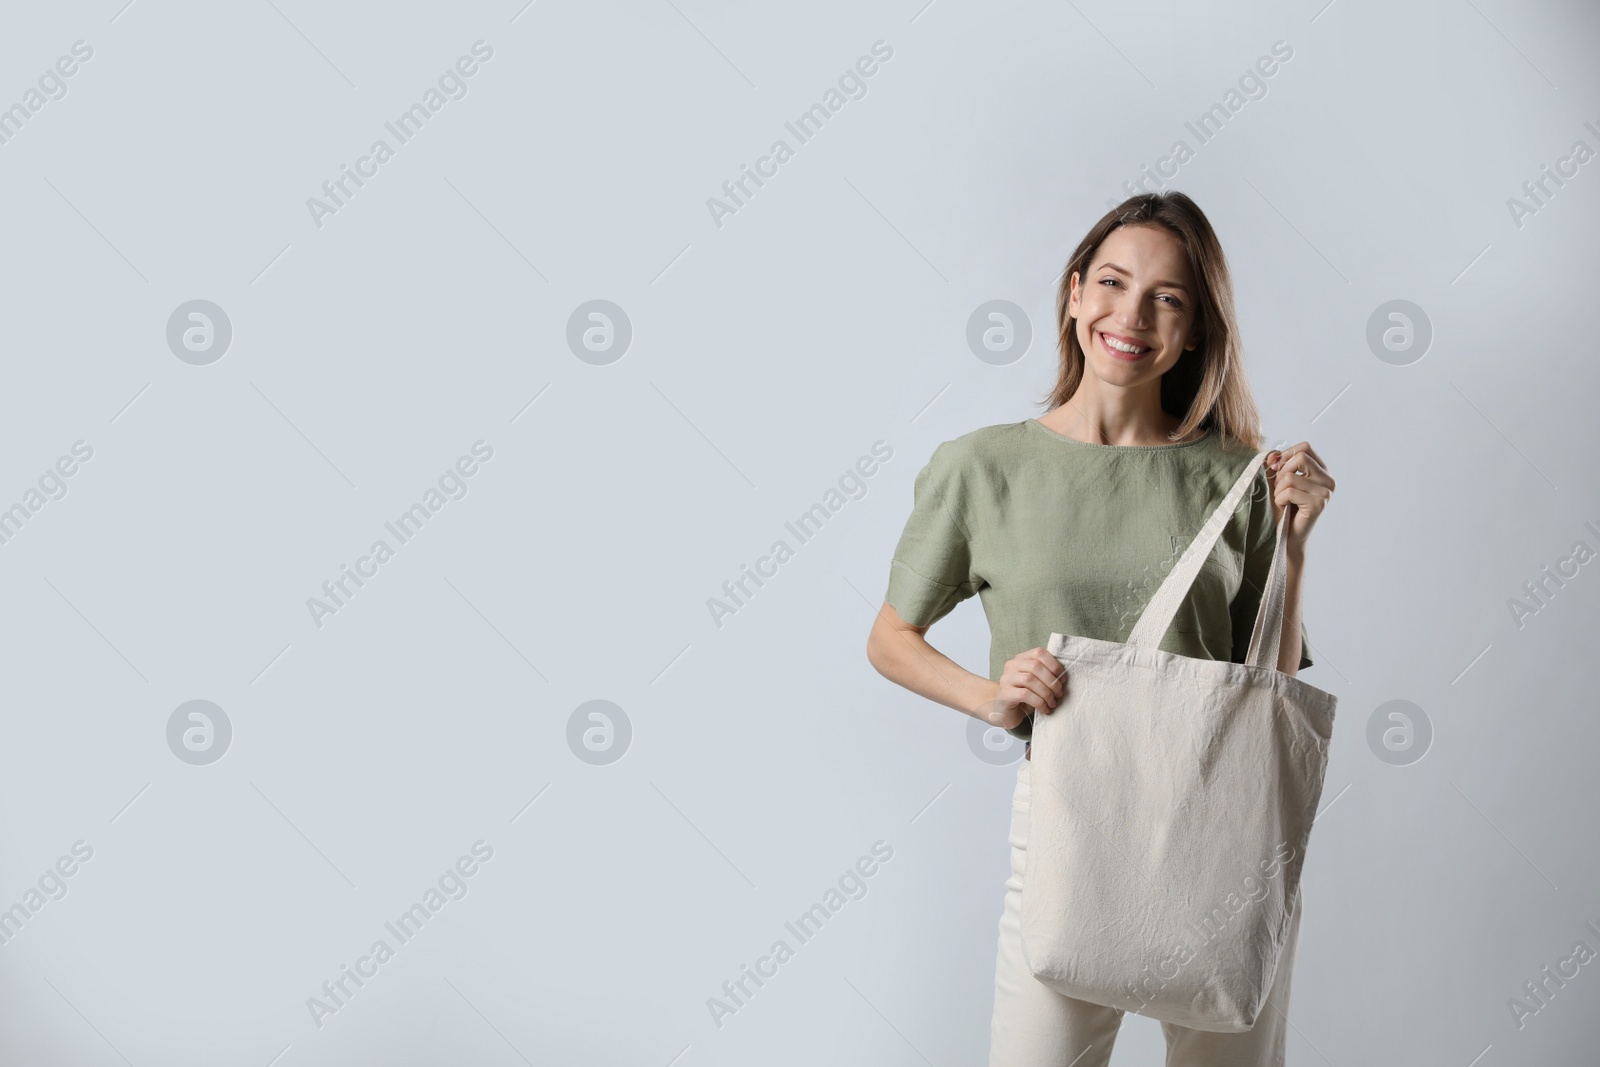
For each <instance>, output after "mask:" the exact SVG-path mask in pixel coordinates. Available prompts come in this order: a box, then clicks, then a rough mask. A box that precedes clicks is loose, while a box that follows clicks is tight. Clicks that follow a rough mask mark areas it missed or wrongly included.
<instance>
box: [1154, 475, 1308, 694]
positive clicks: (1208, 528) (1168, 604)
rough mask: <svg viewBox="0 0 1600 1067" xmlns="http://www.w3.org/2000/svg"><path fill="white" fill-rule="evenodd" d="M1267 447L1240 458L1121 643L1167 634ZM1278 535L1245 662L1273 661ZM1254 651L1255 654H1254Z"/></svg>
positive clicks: (1278, 602)
mask: <svg viewBox="0 0 1600 1067" xmlns="http://www.w3.org/2000/svg"><path fill="white" fill-rule="evenodd" d="M1266 459H1267V453H1266V452H1265V451H1262V452H1257V453H1256V454H1255V456H1254V457H1253V458H1252V459H1251V460H1250V462H1249V463H1247V464H1245V468H1244V471H1243V473H1241V474H1240V475H1239V478H1238V480H1237V481H1235V482H1234V483H1233V488H1231V489H1229V490H1228V494H1227V495H1226V496H1224V497H1223V498H1222V503H1220V504H1218V505H1217V507H1216V510H1215V511H1213V512H1212V513H1211V517H1210V518H1208V519H1206V521H1205V525H1203V526H1201V527H1200V532H1199V533H1197V534H1195V536H1194V540H1193V541H1191V542H1189V547H1188V548H1186V549H1184V552H1183V555H1181V556H1179V557H1178V562H1177V563H1175V564H1173V566H1172V570H1170V571H1169V572H1167V577H1166V580H1165V581H1163V582H1162V583H1161V587H1160V588H1159V589H1157V590H1156V593H1155V596H1153V597H1151V598H1150V603H1149V604H1147V605H1146V606H1145V609H1144V614H1142V615H1140V616H1139V621H1138V622H1137V623H1135V624H1134V627H1133V632H1132V633H1130V634H1129V635H1128V640H1127V642H1126V643H1127V644H1130V645H1136V646H1138V647H1141V648H1156V647H1157V646H1159V645H1160V644H1161V641H1162V639H1163V638H1164V637H1166V635H1167V630H1168V629H1170V628H1171V626H1172V620H1173V619H1174V618H1176V617H1177V614H1178V608H1179V606H1180V605H1182V604H1183V601H1184V598H1185V597H1187V596H1188V595H1189V589H1190V587H1191V586H1193V585H1194V580H1195V578H1196V577H1197V576H1198V575H1199V574H1200V568H1201V566H1202V565H1204V563H1205V561H1206V559H1207V557H1209V556H1210V555H1211V550H1212V549H1213V548H1215V547H1216V544H1217V539H1218V538H1219V537H1221V536H1222V531H1223V529H1224V528H1225V527H1226V526H1227V525H1228V523H1229V521H1230V520H1232V518H1233V513H1234V512H1235V511H1237V510H1238V508H1239V502H1240V501H1241V500H1243V499H1244V495H1245V493H1246V492H1248V491H1249V489H1250V483H1251V482H1252V481H1253V480H1254V479H1255V476H1256V472H1257V471H1259V470H1260V469H1261V465H1262V464H1263V463H1264V462H1266ZM1283 555H1284V551H1283V537H1282V530H1281V529H1280V530H1279V537H1278V544H1277V547H1276V548H1275V549H1274V555H1273V560H1272V571H1271V573H1270V574H1268V576H1267V589H1266V591H1265V592H1263V593H1262V595H1261V609H1260V611H1258V612H1257V613H1256V629H1255V633H1253V634H1252V635H1251V639H1250V654H1249V656H1248V657H1247V662H1250V663H1254V664H1256V665H1257V666H1259V665H1260V664H1261V663H1262V662H1264V661H1265V657H1266V655H1267V654H1269V653H1270V654H1271V656H1272V660H1271V662H1272V663H1273V664H1274V665H1276V663H1277V657H1278V648H1277V646H1278V639H1279V636H1280V634H1279V632H1278V631H1279V630H1281V628H1282V625H1283V623H1282V616H1283V601H1284V590H1283V589H1282V588H1281V586H1282V585H1283V583H1284V575H1283V574H1280V573H1279V572H1280V571H1282V570H1283V568H1282V567H1280V566H1279V564H1280V562H1281V561H1282V559H1283ZM1275 580H1276V581H1277V583H1278V586H1279V588H1277V596H1276V598H1275V606H1274V597H1273V596H1271V595H1270V594H1272V593H1273V591H1274V581H1275ZM1269 614H1275V615H1276V616H1277V621H1278V626H1277V628H1276V629H1274V628H1273V627H1270V626H1266V624H1267V623H1269V622H1271V621H1272V620H1271V619H1269V618H1268V617H1267V616H1268V615H1269ZM1264 626H1266V628H1267V629H1268V630H1271V631H1272V632H1271V634H1270V636H1269V637H1268V638H1267V639H1266V640H1265V641H1263V639H1262V629H1263V627H1264ZM1258 654H1259V657H1260V658H1258Z"/></svg>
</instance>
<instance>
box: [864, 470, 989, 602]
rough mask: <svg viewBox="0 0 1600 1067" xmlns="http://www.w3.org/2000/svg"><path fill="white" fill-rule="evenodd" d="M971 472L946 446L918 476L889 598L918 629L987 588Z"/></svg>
mask: <svg viewBox="0 0 1600 1067" xmlns="http://www.w3.org/2000/svg"><path fill="white" fill-rule="evenodd" d="M970 476H971V472H970V471H965V470H963V469H962V468H961V465H960V464H959V463H958V462H957V457H956V454H955V450H953V449H952V448H951V447H950V442H949V441H946V442H944V443H943V444H941V445H939V447H937V448H935V449H934V450H933V456H932V457H931V458H930V459H929V460H928V464H927V466H925V467H923V468H922V470H921V471H920V472H919V473H918V474H917V479H916V485H915V487H914V491H913V498H914V499H913V503H912V507H911V517H910V518H909V519H907V520H906V525H905V530H904V531H903V532H902V533H901V534H900V543H899V544H898V545H897V546H896V547H895V550H894V558H893V560H891V561H890V564H889V590H888V592H887V593H886V594H885V595H884V599H885V600H886V601H887V602H888V603H889V606H890V607H892V608H894V610H895V611H896V612H897V613H898V614H899V616H900V618H902V619H904V620H905V621H906V622H908V623H910V624H911V625H912V626H924V627H926V626H932V625H933V624H934V623H936V622H938V621H939V620H940V619H942V618H944V617H945V616H946V615H948V614H949V613H950V611H951V609H952V608H954V607H955V606H956V605H957V604H959V603H960V602H961V601H963V600H965V599H967V598H968V597H970V596H972V595H973V594H974V593H976V592H977V591H978V589H979V588H980V587H981V586H982V585H983V579H982V578H980V577H979V576H978V575H977V574H975V573H974V572H973V564H972V544H971V540H970V535H971V530H972V527H971V524H970V522H969V520H968V510H967V509H968V505H969V503H970V500H969V493H968V491H967V484H968V479H969V478H970Z"/></svg>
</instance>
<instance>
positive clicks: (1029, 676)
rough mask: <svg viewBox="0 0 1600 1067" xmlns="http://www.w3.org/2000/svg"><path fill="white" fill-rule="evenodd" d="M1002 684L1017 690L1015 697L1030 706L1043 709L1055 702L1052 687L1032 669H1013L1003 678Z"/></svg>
mask: <svg viewBox="0 0 1600 1067" xmlns="http://www.w3.org/2000/svg"><path fill="white" fill-rule="evenodd" d="M1001 684H1002V685H1006V686H1010V687H1011V688H1012V689H1014V690H1017V696H1016V698H1015V699H1017V700H1020V701H1022V702H1023V703H1024V704H1027V705H1029V706H1030V707H1034V708H1039V709H1041V710H1042V709H1044V708H1045V707H1047V706H1049V705H1050V704H1052V703H1054V699H1053V694H1052V693H1051V692H1050V687H1049V686H1048V685H1046V684H1045V682H1044V680H1043V679H1042V678H1038V677H1036V676H1035V675H1034V674H1033V673H1032V672H1031V671H1024V670H1018V671H1013V672H1011V673H1010V674H1007V675H1004V676H1003V677H1002V678H1001Z"/></svg>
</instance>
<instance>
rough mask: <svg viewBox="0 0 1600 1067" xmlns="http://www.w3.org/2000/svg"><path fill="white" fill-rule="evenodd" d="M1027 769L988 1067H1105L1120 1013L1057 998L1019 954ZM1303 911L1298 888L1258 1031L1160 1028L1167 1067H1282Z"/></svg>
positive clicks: (1022, 764)
mask: <svg viewBox="0 0 1600 1067" xmlns="http://www.w3.org/2000/svg"><path fill="white" fill-rule="evenodd" d="M1030 766H1031V762H1030V761H1029V760H1021V761H1019V763H1018V770H1017V787H1016V791H1015V792H1014V793H1013V794H1012V799H1011V877H1010V878H1008V879H1006V902H1005V911H1004V912H1003V913H1002V914H1001V916H1000V951H999V954H998V956H997V957H996V960H995V976H994V1020H993V1023H992V1024H991V1027H990V1037H989V1067H1106V1065H1107V1064H1108V1063H1109V1062H1110V1060H1111V1046H1112V1044H1113V1043H1114V1042H1115V1041H1116V1039H1117V1029H1118V1027H1120V1026H1121V1025H1122V1015H1123V1013H1122V1012H1121V1011H1120V1010H1118V1009H1116V1008H1108V1007H1104V1006H1102V1005H1099V1004H1091V1003H1089V1002H1087V1001H1083V1000H1076V999H1074V998H1072V997H1067V996H1063V995H1061V994H1060V993H1057V992H1056V991H1055V990H1053V989H1051V988H1050V987H1049V986H1047V985H1045V984H1044V983H1043V982H1040V981H1039V980H1038V979H1037V978H1035V977H1034V976H1033V972H1032V971H1030V970H1029V969H1028V964H1027V961H1026V960H1025V959H1024V958H1023V955H1022V876H1023V874H1024V873H1025V872H1026V870H1027V847H1028V777H1029V775H1028V770H1029V767H1030ZM1304 910H1305V887H1304V885H1302V886H1301V888H1300V900H1299V902H1298V903H1297V904H1296V906H1295V914H1294V920H1293V924H1292V926H1291V927H1290V930H1289V938H1288V940H1287V941H1286V942H1285V943H1284V947H1283V957H1282V959H1281V961H1280V962H1279V964H1278V969H1277V972H1276V974H1275V975H1274V977H1273V982H1272V989H1271V991H1270V992H1269V993H1268V994H1267V1003H1266V1005H1265V1006H1264V1007H1263V1008H1262V1009H1261V1014H1260V1016H1259V1017H1257V1019H1256V1025H1255V1026H1254V1027H1252V1028H1251V1029H1249V1030H1247V1031H1245V1032H1244V1033H1239V1034H1219V1033H1213V1032H1210V1031H1206V1030H1191V1029H1189V1028H1188V1027H1185V1026H1176V1025H1173V1024H1172V1023H1162V1024H1161V1029H1162V1031H1163V1032H1164V1033H1165V1035H1166V1039H1167V1063H1166V1067H1283V1056H1284V1039H1285V1037H1286V1036H1287V1032H1288V1028H1289V1019H1288V1014H1289V985H1290V980H1291V978H1292V977H1293V974H1294V950H1295V942H1296V941H1298V940H1299V933H1300V913H1301V912H1302V911H1304Z"/></svg>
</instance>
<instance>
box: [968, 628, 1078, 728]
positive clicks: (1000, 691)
mask: <svg viewBox="0 0 1600 1067" xmlns="http://www.w3.org/2000/svg"><path fill="white" fill-rule="evenodd" d="M994 685H995V695H994V697H993V699H991V700H989V701H987V702H986V703H985V704H984V705H983V706H982V707H980V708H979V709H978V717H979V718H980V719H983V720H984V721H985V722H987V723H989V724H990V725H993V726H999V727H1002V728H1004V729H1007V730H1010V729H1012V728H1013V727H1016V726H1020V725H1021V724H1022V720H1024V719H1026V718H1027V717H1028V716H1029V715H1030V714H1032V713H1033V712H1035V711H1040V712H1043V713H1044V714H1046V715H1048V714H1050V713H1051V712H1052V711H1054V710H1055V708H1056V705H1057V704H1059V703H1060V702H1061V697H1062V694H1063V693H1065V691H1066V686H1067V669H1066V668H1065V667H1063V666H1062V665H1061V661H1060V660H1058V659H1056V658H1055V657H1054V656H1052V655H1051V654H1050V653H1049V652H1047V651H1046V650H1044V649H1042V648H1030V649H1028V651H1026V652H1020V653H1018V654H1017V655H1015V656H1012V657H1011V658H1010V659H1008V660H1006V664H1005V666H1004V667H1003V668H1001V671H1000V681H998V682H996V683H994Z"/></svg>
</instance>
